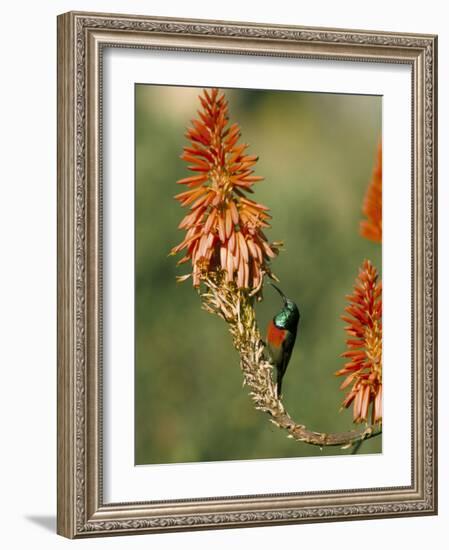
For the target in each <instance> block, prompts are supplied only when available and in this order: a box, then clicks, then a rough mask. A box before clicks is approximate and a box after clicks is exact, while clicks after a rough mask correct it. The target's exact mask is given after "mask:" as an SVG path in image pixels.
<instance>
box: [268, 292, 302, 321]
mask: <svg viewBox="0 0 449 550" xmlns="http://www.w3.org/2000/svg"><path fill="white" fill-rule="evenodd" d="M270 284H271V286H272V287H273V288H274V289H276V290H277V291H278V292H279V294H280V295H281V297H282V299H283V301H284V307H283V308H282V310H281V311H280V312H279V313H278V314H277V315H276V316H275V317H274V322H275V324H276V325H277V326H278V327H279V328H285V329H288V330H296V327H297V326H298V323H299V319H300V317H301V315H300V313H299V309H298V306H297V305H296V304H295V302H294V301H293V300H290V298H287V296H285V294H284V293H283V292H282V290H281V289H280V288H278V287H277V286H276V285H274V284H273V283H270Z"/></svg>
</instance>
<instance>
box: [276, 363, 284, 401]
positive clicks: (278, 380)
mask: <svg viewBox="0 0 449 550" xmlns="http://www.w3.org/2000/svg"><path fill="white" fill-rule="evenodd" d="M283 377H284V375H283V374H282V373H281V371H280V370H278V373H277V378H276V393H277V398H278V399H279V398H280V397H281V395H282V393H281V392H282V378H283Z"/></svg>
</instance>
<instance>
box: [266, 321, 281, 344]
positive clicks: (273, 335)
mask: <svg viewBox="0 0 449 550" xmlns="http://www.w3.org/2000/svg"><path fill="white" fill-rule="evenodd" d="M285 333H286V331H285V330H283V329H281V328H278V327H277V326H276V325H275V324H274V323H273V321H270V322H269V323H268V328H267V340H268V341H269V342H270V344H271V345H273V346H276V347H280V346H281V344H282V342H283V341H284V340H285V336H286V334H285Z"/></svg>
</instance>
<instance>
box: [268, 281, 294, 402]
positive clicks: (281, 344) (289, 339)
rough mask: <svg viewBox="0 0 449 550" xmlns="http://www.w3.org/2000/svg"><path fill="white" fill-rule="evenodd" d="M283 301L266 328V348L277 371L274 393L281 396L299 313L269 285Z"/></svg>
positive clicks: (287, 299)
mask: <svg viewBox="0 0 449 550" xmlns="http://www.w3.org/2000/svg"><path fill="white" fill-rule="evenodd" d="M271 286H272V287H274V288H275V289H276V290H277V291H278V292H279V294H280V295H281V297H282V299H283V301H284V307H283V308H282V309H281V311H280V312H279V313H278V314H277V315H275V316H274V317H273V319H272V321H270V322H269V323H268V327H267V346H268V350H269V352H270V356H271V359H272V361H273V364H274V366H275V367H276V371H277V380H276V392H277V396H278V397H280V396H281V391H282V379H283V378H284V375H285V372H286V370H287V367H288V363H289V361H290V357H291V356H292V351H293V347H294V345H295V341H296V333H297V331H298V323H299V319H300V313H299V309H298V306H297V305H296V304H295V302H293V301H292V300H290V299H289V298H287V297H286V296H285V295H284V293H283V292H282V291H281V290H280V289H279V288H278V287H277V286H276V285H273V284H272V283H271Z"/></svg>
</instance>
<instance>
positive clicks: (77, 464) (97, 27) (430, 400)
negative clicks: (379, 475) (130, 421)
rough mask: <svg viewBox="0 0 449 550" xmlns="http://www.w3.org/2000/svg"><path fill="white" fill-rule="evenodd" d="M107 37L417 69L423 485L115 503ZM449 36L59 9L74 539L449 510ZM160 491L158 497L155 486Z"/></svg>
mask: <svg viewBox="0 0 449 550" xmlns="http://www.w3.org/2000/svg"><path fill="white" fill-rule="evenodd" d="M105 46H113V47H132V48H157V49H170V50H181V51H202V52H205V53H208V52H210V53H212V52H213V53H217V52H219V53H224V54H225V53H227V52H228V53H229V52H232V53H238V54H241V55H265V56H266V55H268V56H274V57H280V56H292V57H295V56H296V57H309V58H315V59H316V58H321V59H328V60H351V61H376V62H384V63H403V64H408V65H410V66H411V68H412V124H413V140H412V144H411V147H412V159H413V161H412V162H413V167H412V168H413V169H412V173H413V178H412V180H413V181H412V190H413V193H412V197H413V199H412V205H411V207H412V219H413V224H412V225H413V227H412V228H411V231H412V237H413V238H412V242H413V245H412V246H413V250H412V258H413V265H412V279H413V281H412V282H413V284H412V287H413V300H412V302H413V308H412V309H413V311H412V320H413V335H412V341H413V349H412V356H413V376H412V378H413V387H412V433H413V438H412V456H411V461H412V472H413V476H412V484H411V485H410V486H407V487H395V488H380V487H379V488H376V489H360V490H352V491H347V490H344V491H323V492H319V493H308V494H307V493H302V494H284V495H260V496H248V497H227V498H223V497H220V498H219V497H217V498H208V499H204V500H201V499H195V500H190V501H186V500H184V501H181V500H176V501H165V502H147V503H145V502H144V503H118V504H105V503H104V502H103V497H102V439H101V429H102V428H101V426H102V411H101V395H102V386H101V380H102V378H101V373H102V371H101V368H102V347H101V344H102V341H101V335H102V325H101V299H102V298H101V294H102V272H101V232H102V227H101V221H102V217H101V207H102V203H101V196H102V195H101V188H102V182H101V135H100V131H99V128H100V127H101V119H100V115H101V60H102V49H103V47H105ZM436 59H437V38H436V36H432V35H419V34H395V33H386V32H371V31H352V30H337V29H320V28H303V27H287V26H274V25H259V24H257V25H256V24H251V23H227V22H222V21H193V20H188V19H169V18H154V17H140V16H129V15H111V14H95V13H74V12H71V13H66V14H64V15H61V16H59V17H58V522H57V523H58V527H57V530H58V533H59V534H61V535H64V536H66V537H70V538H82V537H86V536H92V535H97V536H99V535H106V534H132V533H147V532H161V531H176V530H178V531H179V530H191V529H205V528H214V529H216V528H225V527H228V528H229V527H249V526H261V525H275V524H277V525H279V524H288V523H304V522H316V521H336V520H349V519H367V518H384V517H399V516H413V515H426V514H436V513H437V438H436V433H437V432H436V411H437V402H436V397H437V394H436V368H437V359H436V358H437V355H436V354H437V324H436V323H437V288H436V283H437V264H436V261H437V234H436V221H437V220H436V215H437V205H436V200H437V192H436V182H437V179H436V152H437V151H436V144H437V133H436V132H437V128H436V107H437V81H436V78H437V66H436ZM148 497H149V501H150V499H151V495H148Z"/></svg>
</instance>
